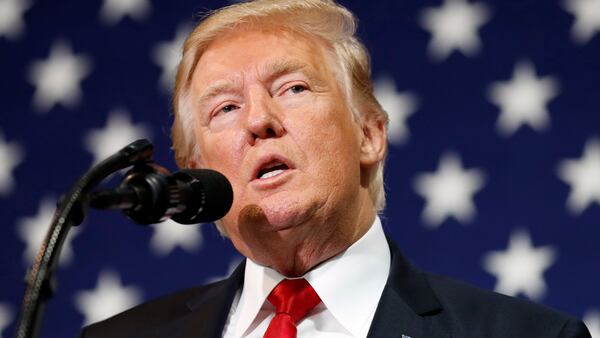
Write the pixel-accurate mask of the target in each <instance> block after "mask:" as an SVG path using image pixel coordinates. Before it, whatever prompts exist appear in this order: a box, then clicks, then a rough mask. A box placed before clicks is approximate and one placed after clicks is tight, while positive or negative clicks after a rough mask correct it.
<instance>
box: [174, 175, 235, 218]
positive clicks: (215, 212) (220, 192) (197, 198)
mask: <svg viewBox="0 0 600 338" xmlns="http://www.w3.org/2000/svg"><path fill="white" fill-rule="evenodd" d="M173 178H175V179H177V180H181V181H184V182H186V183H188V184H190V186H191V187H192V196H191V197H190V200H189V201H188V205H189V206H188V208H186V210H184V211H182V212H180V213H177V214H174V215H172V216H171V219H172V220H174V221H175V222H177V223H181V224H196V223H208V222H214V221H216V220H219V219H221V218H223V216H225V215H226V214H227V212H229V209H230V208H231V204H232V203H233V189H232V188H231V184H230V183H229V180H227V178H226V177H225V176H224V175H223V174H221V173H220V172H218V171H214V170H210V169H183V170H180V171H178V172H176V173H175V174H173Z"/></svg>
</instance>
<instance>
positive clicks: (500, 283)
mask: <svg viewBox="0 0 600 338" xmlns="http://www.w3.org/2000/svg"><path fill="white" fill-rule="evenodd" d="M555 259H556V250H555V249H554V248H553V247H552V246H544V247H537V248H534V247H533V246H532V243H531V238H530V237H529V233H527V232H526V231H522V230H520V231H515V232H513V233H512V234H511V236H510V240H509V243H508V248H507V249H506V251H493V252H490V253H488V254H486V255H485V257H484V261H483V266H484V268H485V270H486V271H487V272H489V273H490V274H492V275H494V276H496V279H497V282H496V287H495V291H497V292H500V293H503V294H506V295H509V296H516V295H517V294H519V293H521V294H523V295H526V296H528V297H529V298H530V299H532V300H539V299H540V298H541V297H543V296H544V293H545V292H546V283H545V281H544V278H543V274H544V271H545V270H546V269H547V268H549V267H550V266H551V265H552V264H553V263H554V260H555Z"/></svg>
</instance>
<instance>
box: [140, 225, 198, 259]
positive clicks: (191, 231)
mask: <svg viewBox="0 0 600 338" xmlns="http://www.w3.org/2000/svg"><path fill="white" fill-rule="evenodd" d="M152 228H153V229H154V234H153V235H152V239H151V240H150V248H151V249H152V252H154V254H155V255H157V256H166V255H168V254H169V253H171V251H173V250H174V249H175V248H176V247H178V246H180V247H181V248H182V249H184V250H186V251H190V252H194V251H198V249H199V248H200V247H201V246H202V231H201V228H200V224H179V223H177V222H175V221H173V220H170V219H169V220H166V221H164V222H162V223H158V224H153V225H152Z"/></svg>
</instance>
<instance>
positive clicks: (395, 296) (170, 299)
mask: <svg viewBox="0 0 600 338" xmlns="http://www.w3.org/2000/svg"><path fill="white" fill-rule="evenodd" d="M354 33H355V19H354V17H353V15H352V14H351V13H350V12H349V11H347V10H346V9H345V8H343V7H341V6H339V5H337V4H335V3H334V2H333V1H326V0H282V1H267V0H257V1H253V2H248V3H241V4H236V5H232V6H230V7H227V8H224V9H222V10H220V11H217V12H214V13H212V14H211V15H209V16H208V17H206V18H205V19H204V20H203V21H202V23H200V24H199V26H198V27H197V28H196V29H195V30H194V31H193V32H192V33H191V34H190V36H189V38H188V39H187V41H186V43H185V46H184V53H183V59H182V61H181V64H180V65H179V69H178V74H177V84H176V89H175V95H174V108H175V121H174V124H173V144H174V149H175V152H176V157H177V161H178V164H179V165H180V166H182V167H190V168H211V169H215V170H218V171H220V172H222V173H223V174H224V175H225V176H227V177H228V178H229V180H230V181H231V184H232V187H233V191H234V201H233V205H232V208H231V210H230V212H229V213H228V214H227V215H226V216H225V217H224V218H223V219H222V220H220V222H219V228H220V230H221V231H222V232H223V233H224V234H225V235H226V236H228V237H229V238H230V239H231V241H232V242H233V244H234V246H235V247H236V249H237V250H238V251H239V252H240V253H242V254H243V255H244V256H246V257H247V259H246V261H245V262H244V263H242V264H241V265H240V266H239V267H238V268H237V270H236V271H235V272H234V273H233V274H232V276H231V277H230V278H228V279H226V280H224V281H221V282H217V283H214V284H210V285H207V286H203V287H199V288H195V289H190V290H185V291H181V292H179V293H176V294H174V295H171V296H167V297H163V298H160V299H158V300H155V301H152V302H150V303H147V304H143V305H141V306H138V307H136V308H134V309H132V310H129V311H127V312H125V313H123V314H120V315H118V316H116V317H113V318H111V319H108V320H106V321H104V322H100V323H97V324H94V325H91V326H90V327H88V328H86V329H85V330H84V332H83V333H82V336H84V337H222V336H223V337H262V336H265V337H296V336H298V337H366V336H369V337H413V338H417V337H528V338H531V337H589V333H588V332H587V329H586V328H585V326H584V325H583V324H582V323H581V322H580V321H578V320H575V319H573V318H570V317H567V316H565V315H562V314H559V313H557V312H555V311H553V310H550V309H547V308H543V307H541V306H538V305H534V304H532V303H529V302H526V301H523V300H517V299H513V298H509V297H505V296H501V295H498V294H494V293H491V292H487V291H482V290H478V289H475V288H473V287H470V286H467V285H465V284H462V283H459V282H456V281H452V280H450V279H447V278H444V277H440V276H434V275H431V274H427V273H422V272H420V271H418V270H417V269H416V268H414V267H412V266H411V265H410V264H409V263H408V262H407V261H406V260H405V259H404V258H403V257H402V256H401V254H400V252H399V250H398V249H397V248H396V246H395V245H394V243H393V242H391V241H390V240H388V239H386V237H385V235H384V233H383V230H382V227H381V223H380V220H379V218H378V217H377V212H380V211H381V210H382V209H383V207H384V204H385V197H384V190H383V162H384V158H385V154H386V147H387V145H386V123H387V115H386V113H385V112H384V111H383V110H382V108H381V106H380V105H379V103H378V102H377V100H376V99H375V98H374V96H373V90H372V86H371V80H370V66H369V63H368V54H367V52H366V51H365V49H364V47H363V46H362V45H361V44H360V43H359V42H358V40H357V39H356V38H355V37H354Z"/></svg>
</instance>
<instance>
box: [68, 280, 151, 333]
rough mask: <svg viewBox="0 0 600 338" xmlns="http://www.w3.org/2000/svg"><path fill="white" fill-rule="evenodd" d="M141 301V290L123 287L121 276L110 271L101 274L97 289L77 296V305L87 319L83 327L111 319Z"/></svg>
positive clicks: (133, 287)
mask: <svg viewBox="0 0 600 338" xmlns="http://www.w3.org/2000/svg"><path fill="white" fill-rule="evenodd" d="M141 301H142V291H141V289H140V288H138V287H136V286H123V285H122V284H121V277H120V276H119V274H118V273H116V272H114V271H110V270H104V271H102V272H100V276H99V277H98V283H97V284H96V289H94V290H91V291H80V292H78V293H77V294H76V295H75V305H76V306H77V309H78V310H79V312H80V313H81V314H83V316H84V317H85V320H84V323H83V325H88V324H91V323H95V322H98V321H101V320H104V319H106V318H109V317H111V316H113V315H116V314H117V313H119V312H122V311H124V310H127V309H129V308H131V307H133V306H135V305H137V304H139V303H140V302H141Z"/></svg>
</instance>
